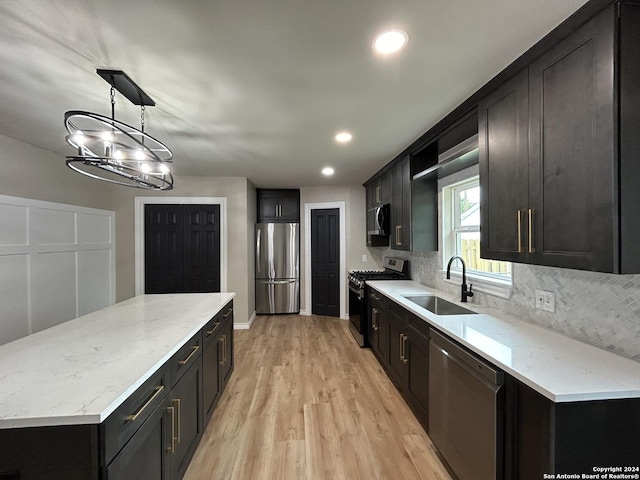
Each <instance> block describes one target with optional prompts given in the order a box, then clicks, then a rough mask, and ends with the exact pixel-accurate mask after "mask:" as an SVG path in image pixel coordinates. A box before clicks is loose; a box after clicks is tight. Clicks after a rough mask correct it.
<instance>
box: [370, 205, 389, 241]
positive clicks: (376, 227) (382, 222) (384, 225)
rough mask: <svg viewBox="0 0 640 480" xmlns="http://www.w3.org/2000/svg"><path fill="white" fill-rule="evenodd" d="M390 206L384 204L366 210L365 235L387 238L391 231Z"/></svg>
mask: <svg viewBox="0 0 640 480" xmlns="http://www.w3.org/2000/svg"><path fill="white" fill-rule="evenodd" d="M390 210H391V208H390V205H389V204H388V203H385V204H384V205H380V206H379V207H373V208H370V209H369V210H367V228H368V230H367V233H368V234H369V235H383V236H389V234H390V230H391V219H390Z"/></svg>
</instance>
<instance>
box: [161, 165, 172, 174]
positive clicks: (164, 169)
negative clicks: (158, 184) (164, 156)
mask: <svg viewBox="0 0 640 480" xmlns="http://www.w3.org/2000/svg"><path fill="white" fill-rule="evenodd" d="M158 170H160V173H161V174H162V175H167V174H168V173H171V169H170V168H169V167H168V166H166V165H165V164H164V163H161V164H160V167H159V168H158Z"/></svg>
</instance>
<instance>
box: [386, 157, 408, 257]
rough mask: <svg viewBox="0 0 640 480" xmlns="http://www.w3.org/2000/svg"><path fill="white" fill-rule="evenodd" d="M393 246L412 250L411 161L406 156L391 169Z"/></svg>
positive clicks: (398, 248)
mask: <svg viewBox="0 0 640 480" xmlns="http://www.w3.org/2000/svg"><path fill="white" fill-rule="evenodd" d="M390 243H391V248H392V249H394V250H411V163H410V157H408V156H407V157H405V158H404V159H402V160H401V161H400V162H399V163H398V164H396V165H395V166H394V167H393V169H392V170H391V242H390Z"/></svg>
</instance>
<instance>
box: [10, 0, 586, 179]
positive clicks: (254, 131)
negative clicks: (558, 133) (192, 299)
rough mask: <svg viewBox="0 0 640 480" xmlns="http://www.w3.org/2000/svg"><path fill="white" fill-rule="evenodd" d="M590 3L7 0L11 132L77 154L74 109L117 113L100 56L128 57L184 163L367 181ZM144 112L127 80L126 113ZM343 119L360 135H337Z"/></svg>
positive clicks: (183, 170)
mask: <svg viewBox="0 0 640 480" xmlns="http://www.w3.org/2000/svg"><path fill="white" fill-rule="evenodd" d="M584 3H585V0H561V1H558V0H394V1H389V0H340V1H338V0H321V1H311V0H183V1H177V0H153V1H152V0H126V1H125V0H57V1H52V0H2V2H0V134H3V135H6V136H9V137H13V138H16V139H18V140H22V141H24V142H27V143H30V144H33V145H36V146H39V147H42V148H45V149H47V150H50V151H53V152H56V153H58V154H60V168H66V167H64V155H65V154H68V153H70V151H71V148H70V147H68V146H67V145H66V143H65V142H64V136H65V134H66V130H65V128H64V124H63V115H64V112H65V111H67V110H76V109H78V110H88V111H93V112H96V113H102V114H104V115H109V114H110V105H109V85H108V84H107V83H106V82H105V81H104V80H103V79H102V78H100V77H99V76H98V75H97V74H96V73H95V70H96V68H115V69H121V70H124V71H125V72H126V73H127V74H128V75H129V76H130V77H131V78H132V79H133V80H134V81H135V82H136V83H137V84H138V85H140V87H141V88H142V89H144V90H145V91H146V92H147V93H148V94H149V95H150V96H151V97H152V98H153V99H154V100H155V102H156V105H157V106H156V107H149V108H147V111H146V131H147V132H148V133H149V134H151V135H152V136H154V137H156V138H158V139H160V140H161V141H163V142H164V143H166V144H167V146H169V148H171V149H172V150H173V153H174V168H175V172H176V174H177V175H178V176H180V175H215V176H242V177H248V178H249V179H251V180H252V181H253V182H254V183H255V184H256V185H257V186H262V187H299V186H310V185H324V184H360V183H362V182H363V181H364V180H366V179H367V178H369V177H370V176H371V175H372V174H373V173H375V172H376V171H377V170H378V169H379V168H380V167H382V166H383V165H385V164H386V163H387V162H388V161H390V160H392V159H393V158H394V157H395V156H396V155H397V154H398V153H400V152H401V151H402V150H404V148H406V147H407V146H408V145H409V144H411V143H412V142H413V141H414V140H415V139H416V138H418V137H419V136H420V135H422V134H423V133H424V132H426V131H427V130H428V129H429V128H430V127H432V126H433V125H434V124H435V123H437V122H438V121H439V120H440V119H442V118H443V117H444V116H445V115H446V114H447V113H449V112H450V111H451V110H453V109H454V108H455V107H456V106H458V105H459V104H460V103H462V101H464V100H465V99H466V98H467V97H469V96H470V95H471V94H472V93H473V92H475V91H476V90H477V89H478V88H480V87H481V86H482V85H483V84H484V83H486V82H487V81H488V80H489V79H490V78H492V77H493V76H494V75H495V74H496V73H498V72H499V71H500V70H502V69H503V68H504V67H505V66H507V65H508V64H509V63H511V62H512V61H513V60H514V59H515V58H517V57H518V56H519V55H521V54H522V53H523V52H524V51H526V50H527V49H528V48H529V47H531V46H532V45H533V44H534V43H536V42H537V41H538V40H539V39H540V38H542V37H543V36H544V35H545V34H546V33H548V32H549V31H550V30H552V29H553V28H554V27H555V26H556V25H558V24H559V23H560V22H561V21H563V20H564V19H565V18H566V17H568V16H569V15H570V14H571V13H573V12H574V11H575V10H577V9H578V8H579V7H580V6H581V5H582V4H584ZM387 27H398V28H403V29H404V30H406V31H407V32H408V34H409V43H408V45H407V47H406V49H405V50H404V51H402V52H401V53H400V54H399V55H397V56H395V57H389V58H381V57H380V56H376V55H374V53H373V52H372V50H371V42H372V40H373V37H374V36H375V35H376V33H377V32H379V31H380V30H382V29H384V28H387ZM139 116H140V112H139V109H138V107H136V106H134V105H132V104H131V103H129V102H128V100H126V99H125V98H124V97H122V96H120V95H118V97H117V98H116V118H117V119H119V120H121V121H124V122H126V123H130V124H132V125H134V126H135V125H139ZM342 129H347V130H350V131H351V132H352V133H353V135H354V139H353V141H352V142H351V144H348V145H339V144H337V143H336V142H335V141H334V140H333V136H334V135H335V133H336V132H337V131H339V130H342ZM324 166H333V167H334V168H335V171H336V173H335V175H334V176H333V177H332V178H330V179H327V178H324V177H322V175H320V170H321V168H322V167H324ZM177 181H179V179H178V180H177Z"/></svg>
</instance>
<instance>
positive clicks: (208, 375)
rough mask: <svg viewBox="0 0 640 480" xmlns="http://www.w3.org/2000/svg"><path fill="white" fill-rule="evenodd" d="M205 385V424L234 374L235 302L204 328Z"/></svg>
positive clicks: (203, 363)
mask: <svg viewBox="0 0 640 480" xmlns="http://www.w3.org/2000/svg"><path fill="white" fill-rule="evenodd" d="M202 334H203V338H204V340H203V341H204V351H203V353H202V372H203V375H202V386H203V404H204V416H205V424H206V423H208V422H209V419H210V418H211V416H212V415H213V411H214V410H215V407H216V405H217V404H218V400H219V399H220V395H221V393H222V391H223V390H224V387H225V386H226V384H227V382H228V381H229V378H230V377H231V373H232V372H233V302H230V303H229V304H228V305H227V306H226V307H225V308H224V309H222V311H221V312H220V313H218V315H216V316H215V317H214V318H212V319H211V320H210V321H209V323H208V324H207V325H206V326H205V327H204V328H203V329H202Z"/></svg>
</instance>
